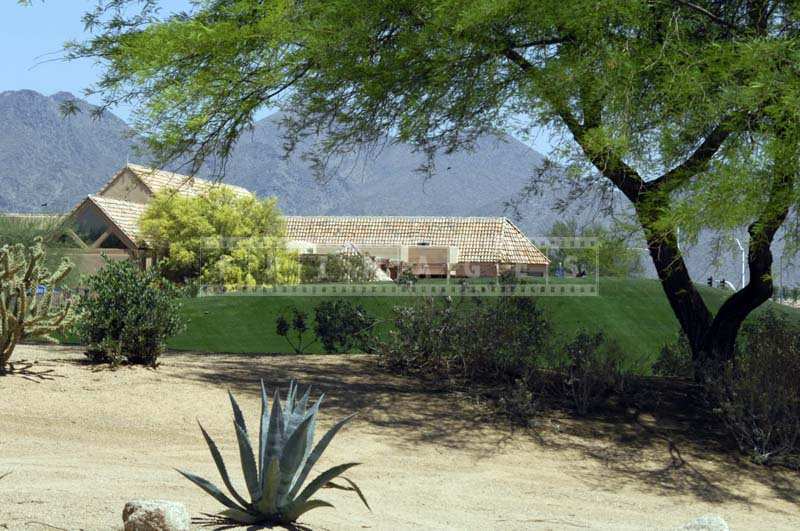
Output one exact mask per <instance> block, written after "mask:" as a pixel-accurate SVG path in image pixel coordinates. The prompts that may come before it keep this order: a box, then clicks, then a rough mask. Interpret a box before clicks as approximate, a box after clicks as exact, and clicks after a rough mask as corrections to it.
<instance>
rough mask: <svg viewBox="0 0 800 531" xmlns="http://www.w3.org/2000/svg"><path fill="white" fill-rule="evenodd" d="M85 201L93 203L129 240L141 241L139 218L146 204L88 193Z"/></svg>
mask: <svg viewBox="0 0 800 531" xmlns="http://www.w3.org/2000/svg"><path fill="white" fill-rule="evenodd" d="M86 201H91V202H92V203H94V204H95V205H96V206H97V208H99V209H100V210H101V211H102V212H103V214H105V215H106V216H107V217H108V219H110V220H111V221H112V222H113V223H114V224H115V225H116V226H117V228H119V230H120V231H122V233H123V234H124V235H125V236H127V237H128V239H130V240H131V242H135V243H141V242H140V233H139V218H141V217H142V214H144V211H145V209H146V208H147V205H141V204H139V203H131V202H130V201H120V200H119V199H110V198H108V197H102V196H98V195H90V196H89V197H87V198H86Z"/></svg>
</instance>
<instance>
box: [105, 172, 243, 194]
mask: <svg viewBox="0 0 800 531" xmlns="http://www.w3.org/2000/svg"><path fill="white" fill-rule="evenodd" d="M126 168H127V169H128V170H130V171H131V172H133V174H134V175H136V176H137V177H138V178H139V179H140V180H141V181H142V182H143V183H144V185H145V186H147V188H149V189H150V191H151V192H152V193H154V194H156V193H158V192H160V191H162V190H165V189H173V190H177V191H178V193H179V194H181V195H185V196H189V197H193V196H197V195H200V194H204V193H206V192H208V191H209V190H211V189H213V188H216V187H223V188H227V189H228V190H231V191H233V192H234V193H235V194H237V195H242V196H244V195H253V193H252V192H250V191H249V190H247V189H245V188H242V187H241V186H234V185H232V184H225V183H218V182H213V181H206V180H204V179H199V178H197V177H189V176H188V175H181V174H180V173H173V172H171V171H164V170H156V169H153V168H148V167H146V166H139V165H138V164H128V165H127V166H126ZM112 181H113V179H112ZM109 184H110V183H109ZM99 194H100V195H102V190H101V191H100V192H99Z"/></svg>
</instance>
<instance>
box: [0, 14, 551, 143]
mask: <svg viewBox="0 0 800 531" xmlns="http://www.w3.org/2000/svg"><path fill="white" fill-rule="evenodd" d="M94 5H95V0H33V4H32V5H31V6H27V7H25V6H20V5H19V4H18V3H17V2H16V0H0V50H2V55H0V61H2V62H1V63H0V64H2V68H0V92H2V91H4V90H20V89H30V90H35V91H37V92H41V93H42V94H45V95H48V96H49V95H51V94H54V93H56V92H60V91H67V92H71V93H72V94H74V95H76V96H78V97H81V98H84V96H83V89H84V88H86V87H87V86H89V85H91V84H92V83H93V82H94V81H95V80H96V79H97V78H98V77H99V74H100V68H99V67H98V66H97V65H95V64H93V62H92V61H88V60H86V61H74V62H69V63H68V62H65V61H63V60H60V59H59V58H60V57H61V55H62V47H63V45H64V43H65V42H67V41H70V40H81V39H83V38H85V37H86V33H85V32H84V28H83V23H82V22H81V17H82V16H83V13H84V12H86V11H87V10H88V9H90V8H91V7H92V6H94ZM161 5H162V9H163V10H164V11H165V12H167V13H169V12H175V11H181V10H184V9H187V8H188V7H189V6H190V2H189V0H162V1H161ZM85 99H88V100H89V101H90V102H91V103H98V99H97V97H94V98H85ZM112 111H113V112H114V113H115V114H116V115H117V116H119V117H120V118H122V119H123V120H128V118H129V115H130V109H129V108H119V107H118V108H116V109H112ZM268 113H269V112H268V111H266V110H265V111H264V112H263V113H260V114H261V115H262V116H263V115H266V114H268ZM521 140H523V142H525V143H527V144H530V145H531V146H533V147H534V148H535V149H537V150H539V151H541V152H543V153H547V152H548V151H549V150H550V141H549V138H548V135H547V134H546V133H540V134H537V135H534V138H530V139H521Z"/></svg>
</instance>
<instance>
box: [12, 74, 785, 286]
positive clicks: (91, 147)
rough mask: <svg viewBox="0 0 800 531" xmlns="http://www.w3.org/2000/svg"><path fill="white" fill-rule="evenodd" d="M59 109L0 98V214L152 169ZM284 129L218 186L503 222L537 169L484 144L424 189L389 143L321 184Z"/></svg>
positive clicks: (454, 158)
mask: <svg viewBox="0 0 800 531" xmlns="http://www.w3.org/2000/svg"><path fill="white" fill-rule="evenodd" d="M65 100H75V97H74V96H73V95H71V94H69V93H64V92H60V93H56V94H53V95H51V96H45V95H42V94H40V93H38V92H35V91H31V90H19V91H6V92H0V123H1V124H2V128H0V212H66V211H68V210H69V209H70V208H72V207H73V206H74V205H75V204H76V203H77V202H78V201H79V200H81V199H82V198H83V197H85V196H86V195H88V194H91V193H94V192H95V191H97V190H98V189H99V188H100V186H101V185H102V184H103V183H104V182H106V181H107V180H108V179H109V178H110V176H111V175H113V174H114V173H115V172H116V171H117V170H119V169H120V168H121V167H122V166H124V165H125V163H126V162H137V163H140V164H145V165H147V164H148V160H147V158H146V157H143V156H141V155H137V154H136V153H137V152H136V150H135V149H134V147H135V145H136V137H135V136H134V135H133V133H132V131H131V128H130V127H129V126H128V125H127V124H126V123H125V122H124V121H123V120H122V119H120V118H118V117H117V116H115V115H114V114H112V113H110V112H106V113H104V114H103V115H102V116H101V117H100V118H95V117H93V116H92V115H91V113H90V111H91V106H90V105H89V104H88V103H85V102H80V100H78V101H79V105H78V106H79V108H80V112H78V113H76V114H71V115H69V116H63V115H62V113H61V112H60V108H59V107H60V105H61V103H62V102H63V101H65ZM280 121H281V116H280V115H279V114H275V115H272V116H268V117H266V118H264V119H262V120H260V121H258V122H257V123H255V124H254V126H253V128H252V130H250V131H248V132H246V133H245V134H244V135H243V136H242V138H241V139H240V140H239V142H238V144H237V146H236V149H235V150H234V152H233V154H232V156H231V158H230V161H229V162H228V164H227V168H226V174H225V181H226V182H229V183H231V184H237V185H240V186H244V187H245V188H247V189H249V190H252V191H253V192H255V193H257V194H258V195H259V196H261V197H265V196H275V197H277V198H278V204H279V206H280V208H281V210H282V211H283V212H284V213H286V214H304V215H312V214H318V215H322V214H330V215H442V216H503V215H508V212H507V211H506V207H505V204H506V202H507V201H509V200H512V199H514V198H515V197H518V196H519V193H520V191H521V190H522V188H523V187H524V186H525V185H526V184H527V183H528V182H529V181H530V178H531V176H532V175H534V173H535V171H536V169H537V168H539V167H540V166H541V164H542V162H543V160H544V156H543V155H542V154H541V153H538V152H537V151H535V150H533V149H532V148H530V147H529V146H527V145H526V144H523V143H522V142H520V141H518V140H517V139H515V138H513V137H511V136H508V135H499V136H497V137H486V138H483V139H481V140H479V142H478V143H477V145H476V146H475V150H473V151H471V152H457V153H454V154H451V155H445V154H441V155H437V157H436V159H435V168H436V171H435V173H434V175H432V176H430V177H425V176H423V175H422V174H421V173H419V172H418V171H416V170H417V168H419V166H420V165H421V163H422V162H423V156H422V155H421V154H419V153H416V152H415V151H414V150H413V149H412V148H411V147H410V146H408V145H406V144H402V143H398V142H391V141H389V142H387V143H386V144H385V146H383V148H382V149H380V150H378V151H377V152H375V153H374V154H371V155H370V156H369V157H361V156H358V155H357V154H355V153H354V154H353V155H352V156H346V157H344V158H343V159H342V161H341V163H339V164H338V165H337V166H336V168H335V170H334V171H331V172H330V174H329V175H328V176H327V177H328V178H327V179H326V181H325V182H324V183H320V182H318V181H317V180H316V179H315V177H314V174H313V172H312V169H311V167H310V164H309V163H308V162H307V161H306V160H304V159H303V157H302V156H301V153H302V151H303V147H302V146H301V147H300V149H298V150H297V151H296V152H294V153H292V154H291V155H290V156H288V157H286V156H285V154H284V147H283V145H284V138H283V135H282V132H281V128H280ZM201 175H202V172H201ZM565 194H566V185H563V186H558V185H557V184H556V185H555V186H554V187H553V188H552V189H548V190H544V191H543V192H542V193H541V194H540V195H539V196H537V197H535V198H533V200H532V201H531V202H530V204H529V205H527V206H526V207H525V208H524V209H523V210H522V217H521V218H519V219H515V221H516V222H517V224H518V225H519V226H520V228H521V229H522V230H523V231H525V232H526V234H528V235H529V236H531V237H536V236H539V235H544V234H547V231H548V229H549V228H550V227H551V226H552V224H553V222H554V221H556V220H558V219H563V218H564V217H577V218H578V219H579V220H582V221H583V222H588V221H596V220H597V219H598V218H597V217H598V216H599V214H598V212H597V211H596V210H595V209H592V208H589V207H588V206H587V205H588V203H591V202H592V201H591V198H590V199H589V200H588V202H587V200H585V199H584V200H582V202H581V203H575V204H572V205H570V208H569V209H568V210H567V212H566V213H562V212H557V211H556V210H555V209H554V208H553V207H554V205H555V204H556V203H557V201H558V199H559V198H561V197H564V196H565ZM732 245H733V244H732ZM706 247H707V241H704V240H701V241H700V243H699V244H698V245H697V246H696V247H695V248H694V249H692V250H691V251H690V252H689V253H688V254H689V260H688V262H689V266H690V270H691V271H692V273H693V276H694V277H695V278H696V279H698V280H700V279H704V278H705V277H706V276H707V275H715V276H717V277H720V276H725V277H726V278H728V279H730V280H733V279H738V270H739V265H738V261H737V260H736V259H735V258H733V257H727V256H725V257H723V258H725V260H724V261H723V264H722V266H718V265H714V264H713V263H712V257H711V256H710V255H709V253H708V251H707V249H706ZM644 262H645V263H646V264H647V265H649V260H647V259H645V260H644ZM649 274H653V271H652V270H650V271H649ZM776 274H777V272H776ZM784 274H785V275H786V276H787V277H790V278H791V279H792V280H790V282H795V283H800V272H798V271H797V270H796V269H792V268H785V270H784Z"/></svg>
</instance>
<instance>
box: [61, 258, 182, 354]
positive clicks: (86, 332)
mask: <svg viewBox="0 0 800 531" xmlns="http://www.w3.org/2000/svg"><path fill="white" fill-rule="evenodd" d="M85 285H86V288H87V291H88V295H87V296H86V297H84V298H83V299H82V300H81V301H80V304H79V305H78V321H77V323H76V332H77V334H78V337H79V338H80V340H81V342H82V343H83V344H85V345H87V348H88V350H87V352H86V355H87V356H88V357H89V358H90V359H92V360H94V361H111V362H117V361H118V360H117V359H116V358H117V357H118V355H119V353H121V355H123V356H124V357H125V358H126V359H127V361H128V362H129V363H132V364H144V365H150V366H155V365H156V363H157V361H158V357H159V356H160V355H161V353H162V352H163V351H164V348H165V343H166V340H167V339H168V338H170V337H171V336H173V335H174V334H176V333H177V332H179V331H180V330H181V329H182V328H183V322H182V319H181V317H180V308H181V303H180V296H181V292H180V290H179V289H178V288H177V287H176V286H175V285H174V284H172V283H171V282H169V281H168V280H165V279H164V278H162V277H161V276H160V275H159V274H158V272H157V271H156V270H153V269H150V270H147V271H142V270H141V269H140V268H139V267H137V266H136V264H134V263H133V262H131V261H128V260H119V261H114V260H108V259H107V260H106V263H105V265H104V266H103V268H102V269H101V270H99V271H98V272H97V273H95V274H94V275H92V276H90V277H88V278H87V279H85ZM109 353H111V354H115V355H111V356H110V355H109Z"/></svg>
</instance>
